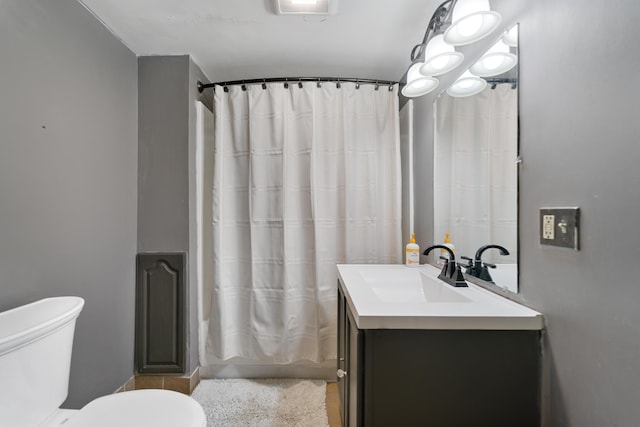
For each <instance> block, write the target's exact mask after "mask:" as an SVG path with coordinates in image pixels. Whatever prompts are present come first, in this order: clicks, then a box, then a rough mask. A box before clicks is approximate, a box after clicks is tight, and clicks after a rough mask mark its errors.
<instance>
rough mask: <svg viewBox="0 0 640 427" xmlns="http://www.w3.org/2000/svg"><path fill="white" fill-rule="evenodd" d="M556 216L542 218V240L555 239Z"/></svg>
mask: <svg viewBox="0 0 640 427" xmlns="http://www.w3.org/2000/svg"><path fill="white" fill-rule="evenodd" d="M555 234H556V233H555V215H543V217H542V238H543V239H546V240H553V239H555Z"/></svg>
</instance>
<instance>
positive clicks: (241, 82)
mask: <svg viewBox="0 0 640 427" xmlns="http://www.w3.org/2000/svg"><path fill="white" fill-rule="evenodd" d="M274 82H275V83H284V85H285V87H289V83H293V84H296V83H297V84H298V86H302V82H316V83H317V84H318V85H320V83H322V82H335V83H336V86H338V87H340V83H343V82H349V83H355V84H356V89H357V88H359V87H360V85H361V84H369V85H376V90H378V88H379V87H380V86H389V90H392V89H393V85H395V84H398V82H396V81H392V80H373V79H354V78H349V77H276V78H269V79H248V80H230V81H226V82H217V83H206V84H205V83H202V82H200V81H199V82H198V83H197V86H198V92H200V93H202V92H203V91H204V90H205V89H208V88H211V87H215V86H222V87H224V90H225V91H227V90H228V89H227V87H226V86H233V85H243V86H244V85H248V84H258V83H261V84H262V88H263V89H266V88H267V83H274ZM243 89H245V87H243Z"/></svg>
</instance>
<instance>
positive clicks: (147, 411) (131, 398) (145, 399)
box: [65, 390, 207, 427]
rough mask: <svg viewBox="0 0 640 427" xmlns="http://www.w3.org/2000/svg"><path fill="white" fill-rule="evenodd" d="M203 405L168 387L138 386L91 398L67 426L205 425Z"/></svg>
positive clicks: (200, 426)
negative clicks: (142, 388) (135, 388)
mask: <svg viewBox="0 0 640 427" xmlns="http://www.w3.org/2000/svg"><path fill="white" fill-rule="evenodd" d="M206 420H207V419H206V416H205V414H204V410H203V409H202V406H200V404H199V403H198V402H196V401H195V400H194V399H193V398H191V397H189V396H187V395H185V394H182V393H178V392H175V391H169V390H135V391H125V392H122V393H116V394H111V395H108V396H104V397H100V398H98V399H96V400H93V401H91V402H89V403H88V404H87V405H86V406H85V407H84V408H82V409H81V410H80V411H79V412H77V413H76V414H75V415H74V416H73V417H72V418H71V419H70V420H69V421H68V422H67V423H65V427H87V426H91V427H113V426H118V427H145V426H149V427H151V426H153V427H205V426H206Z"/></svg>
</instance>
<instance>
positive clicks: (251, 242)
mask: <svg viewBox="0 0 640 427" xmlns="http://www.w3.org/2000/svg"><path fill="white" fill-rule="evenodd" d="M228 89H229V90H228V92H225V91H224V90H223V88H222V87H216V90H215V99H214V114H215V125H214V127H215V149H214V183H213V276H214V278H213V284H212V286H213V289H212V292H211V310H210V313H209V316H208V319H206V320H207V322H206V323H207V324H208V331H207V333H206V340H207V342H206V352H207V353H210V354H211V355H213V356H215V358H217V359H220V360H228V359H230V358H234V357H242V358H247V359H251V360H255V361H259V362H267V363H274V364H288V363H293V362H296V361H301V360H306V361H312V362H322V361H325V360H328V359H334V358H335V357H336V281H337V271H336V264H338V263H397V262H400V260H401V253H402V251H401V236H400V226H401V212H400V198H401V188H400V187H401V184H400V182H401V181H400V152H399V120H398V94H397V87H394V88H393V90H392V91H389V90H388V88H387V87H380V88H379V90H375V87H374V86H372V85H364V84H363V85H360V87H359V88H358V89H356V87H355V85H354V84H351V83H342V84H341V88H337V87H336V84H335V83H323V84H322V85H321V87H320V88H318V87H317V85H316V84H315V83H305V84H304V85H303V88H299V87H298V85H297V84H293V83H292V84H290V85H289V88H285V87H284V85H283V84H282V83H271V84H267V88H266V89H263V88H262V87H261V85H248V86H247V88H246V91H243V90H242V89H241V87H240V86H231V87H229V88H228ZM205 317H206V316H205Z"/></svg>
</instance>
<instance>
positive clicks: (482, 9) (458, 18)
mask: <svg viewBox="0 0 640 427" xmlns="http://www.w3.org/2000/svg"><path fill="white" fill-rule="evenodd" d="M281 1H284V0H281ZM289 1H290V0H289ZM501 21H502V16H501V15H500V14H499V13H498V12H494V11H491V7H490V6H489V0H446V1H445V2H444V3H442V4H441V5H440V6H438V8H437V9H436V11H435V12H434V13H433V15H432V16H431V20H429V25H428V26H427V30H426V31H425V34H424V37H423V39H422V43H420V44H418V45H416V46H414V47H413V50H412V51H411V66H410V67H409V70H407V72H406V74H405V79H406V80H405V81H406V86H405V87H404V88H403V89H402V90H401V93H402V94H403V95H404V96H407V97H416V96H422V95H425V94H427V93H429V92H431V91H433V90H434V89H435V88H436V87H437V86H438V83H439V82H438V79H436V78H435V77H434V76H440V75H442V74H445V73H447V72H449V71H452V70H454V69H455V68H456V67H458V66H459V65H460V64H461V63H462V61H463V59H464V55H463V54H462V53H461V52H456V50H455V48H454V46H462V45H467V44H470V43H473V42H476V41H478V40H480V39H482V38H484V37H486V36H488V35H489V34H491V33H492V32H493V31H494V30H495V29H496V28H498V26H499V25H500V22H501ZM508 50H509V48H508V47H507V51H508ZM491 58H493V57H491ZM513 58H515V56H513ZM492 61H493V62H496V59H495V58H494V59H493V60H492ZM492 61H489V62H488V63H487V67H490V66H492V67H493V68H496V67H497V66H496V65H495V64H493V62H492ZM513 65H515V63H514V64H513ZM513 65H511V66H513ZM416 70H417V71H418V73H419V74H420V75H418V73H417V72H416ZM488 75H494V74H488ZM425 79H426V80H425ZM403 80H404V79H403ZM485 83H486V82H485ZM478 84H480V83H479V82H478Z"/></svg>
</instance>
